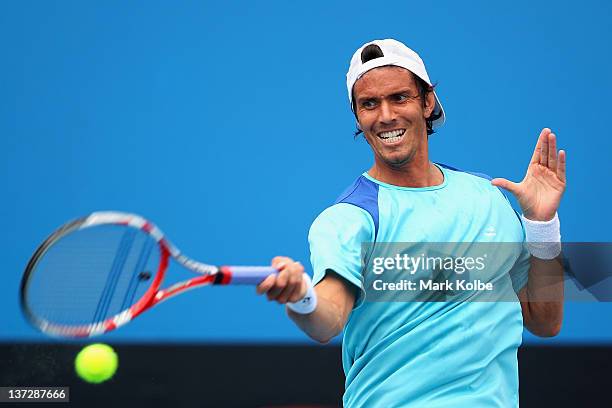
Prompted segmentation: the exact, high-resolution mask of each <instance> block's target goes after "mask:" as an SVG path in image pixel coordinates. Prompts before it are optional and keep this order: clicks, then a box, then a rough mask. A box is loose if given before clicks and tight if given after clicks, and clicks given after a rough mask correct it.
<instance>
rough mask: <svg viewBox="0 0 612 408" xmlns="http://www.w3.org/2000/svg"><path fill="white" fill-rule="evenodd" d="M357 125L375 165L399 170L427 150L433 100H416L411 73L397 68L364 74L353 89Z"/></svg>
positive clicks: (429, 96)
mask: <svg viewBox="0 0 612 408" xmlns="http://www.w3.org/2000/svg"><path fill="white" fill-rule="evenodd" d="M353 92H354V93H353V95H354V100H355V104H356V105H355V109H356V113H357V118H358V121H359V126H360V128H361V130H363V133H364V136H365V138H366V140H367V141H368V143H369V144H370V146H371V147H372V150H373V151H374V155H375V159H376V162H377V163H378V164H383V163H384V164H386V165H387V166H390V167H393V168H400V167H402V166H403V165H405V164H407V163H410V162H411V161H412V160H413V159H414V157H415V155H417V154H419V153H425V152H426V149H427V125H426V122H425V119H426V118H428V117H429V115H431V112H432V110H433V107H434V104H435V100H434V96H433V93H432V92H429V93H428V94H427V100H426V105H425V107H423V102H422V101H421V98H420V97H419V91H418V88H417V84H416V81H415V79H414V78H413V74H412V73H411V72H410V71H408V70H406V69H404V68H400V67H380V68H375V69H373V70H371V71H368V72H366V73H365V74H364V75H363V76H362V77H361V78H359V80H357V82H355V86H354V88H353Z"/></svg>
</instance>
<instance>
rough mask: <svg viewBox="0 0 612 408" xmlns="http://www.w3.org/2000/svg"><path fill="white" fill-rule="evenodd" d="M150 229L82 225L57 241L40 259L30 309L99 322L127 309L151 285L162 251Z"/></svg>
mask: <svg viewBox="0 0 612 408" xmlns="http://www.w3.org/2000/svg"><path fill="white" fill-rule="evenodd" d="M155 247H157V243H156V241H155V240H154V239H152V238H151V237H150V236H149V235H148V234H146V233H144V232H142V231H140V230H137V229H134V228H129V227H125V226H117V225H112V226H109V225H103V226H96V227H90V228H86V229H83V230H77V231H74V232H71V233H69V234H68V235H65V236H63V237H61V238H60V239H59V240H58V241H57V242H55V243H53V245H51V246H50V247H49V248H48V249H47V250H46V251H45V252H44V253H43V254H41V257H40V259H39V260H38V261H37V263H36V266H35V267H34V269H33V271H32V272H31V274H30V278H29V281H28V284H27V290H26V293H25V303H26V306H27V308H28V309H29V312H30V313H31V314H32V315H34V316H36V317H38V318H41V319H44V320H46V321H49V322H51V323H55V324H60V325H66V326H75V325H87V324H90V323H99V322H101V321H104V320H106V319H107V318H109V317H113V316H115V315H116V314H119V313H121V312H122V311H123V310H125V309H127V308H129V307H130V306H131V305H132V302H133V301H134V299H139V298H140V297H141V296H142V295H143V294H144V293H145V292H146V290H147V289H148V288H149V287H150V285H151V280H150V279H142V276H143V273H145V271H147V270H148V271H156V270H157V265H158V264H159V251H154V250H153V248H155Z"/></svg>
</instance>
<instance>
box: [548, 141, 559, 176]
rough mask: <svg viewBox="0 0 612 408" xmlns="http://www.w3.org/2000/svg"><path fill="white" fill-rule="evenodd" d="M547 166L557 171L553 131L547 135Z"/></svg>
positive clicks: (555, 143)
mask: <svg viewBox="0 0 612 408" xmlns="http://www.w3.org/2000/svg"><path fill="white" fill-rule="evenodd" d="M548 168H549V169H551V170H552V171H554V172H556V171H557V137H556V136H555V134H554V133H551V134H549V135H548Z"/></svg>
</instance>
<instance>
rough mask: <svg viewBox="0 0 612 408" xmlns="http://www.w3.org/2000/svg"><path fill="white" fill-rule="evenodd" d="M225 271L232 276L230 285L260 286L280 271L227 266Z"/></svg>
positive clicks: (265, 268) (260, 267)
mask: <svg viewBox="0 0 612 408" xmlns="http://www.w3.org/2000/svg"><path fill="white" fill-rule="evenodd" d="M223 270H224V271H226V272H229V273H230V274H231V277H232V278H231V280H230V282H229V284H230V285H259V284H260V283H261V281H263V280H264V279H266V278H267V277H268V276H270V275H272V274H273V273H278V269H276V268H273V267H271V266H225V267H223Z"/></svg>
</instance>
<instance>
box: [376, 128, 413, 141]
mask: <svg viewBox="0 0 612 408" xmlns="http://www.w3.org/2000/svg"><path fill="white" fill-rule="evenodd" d="M404 133H406V129H395V130H389V131H386V132H380V133H378V134H377V136H378V138H379V139H380V140H382V141H383V143H389V144H391V143H396V142H399V141H400V140H402V137H403V136H404Z"/></svg>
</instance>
